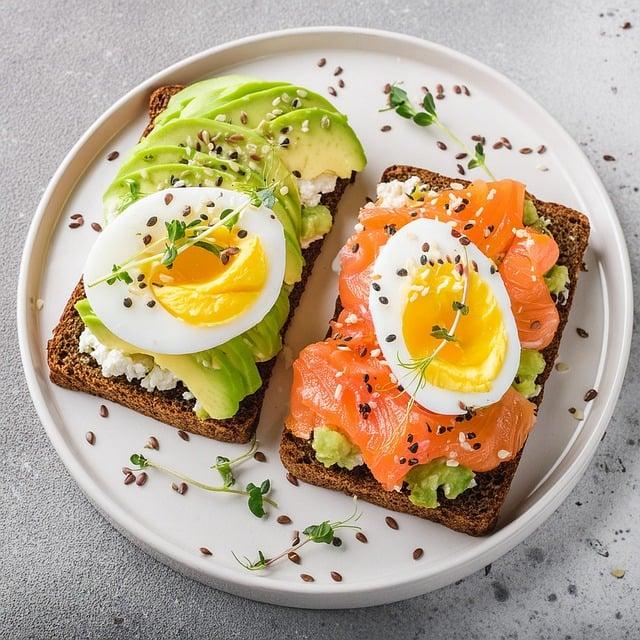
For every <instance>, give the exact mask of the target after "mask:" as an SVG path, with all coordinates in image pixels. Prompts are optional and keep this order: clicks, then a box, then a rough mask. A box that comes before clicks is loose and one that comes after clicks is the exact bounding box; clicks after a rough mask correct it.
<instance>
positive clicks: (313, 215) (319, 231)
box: [300, 204, 333, 249]
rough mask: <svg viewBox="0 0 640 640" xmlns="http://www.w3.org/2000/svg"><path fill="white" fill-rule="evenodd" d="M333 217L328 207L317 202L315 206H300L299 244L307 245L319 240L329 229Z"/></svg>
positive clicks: (303, 246)
mask: <svg viewBox="0 0 640 640" xmlns="http://www.w3.org/2000/svg"><path fill="white" fill-rule="evenodd" d="M332 224H333V217H332V216H331V211H329V208H328V207H325V206H324V205H323V204H317V205H316V206H315V207H302V234H301V236H300V244H301V245H302V248H303V249H304V248H306V247H308V246H309V245H310V244H311V243H312V242H315V241H316V240H320V238H322V237H324V236H325V235H326V234H327V233H329V231H330V229H331V225H332Z"/></svg>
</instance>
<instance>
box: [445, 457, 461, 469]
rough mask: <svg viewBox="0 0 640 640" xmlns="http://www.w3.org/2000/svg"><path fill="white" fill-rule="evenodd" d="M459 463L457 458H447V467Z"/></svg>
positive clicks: (455, 465)
mask: <svg viewBox="0 0 640 640" xmlns="http://www.w3.org/2000/svg"><path fill="white" fill-rule="evenodd" d="M459 464H460V463H459V462H458V461H457V460H453V459H449V460H447V467H457V466H458V465H459Z"/></svg>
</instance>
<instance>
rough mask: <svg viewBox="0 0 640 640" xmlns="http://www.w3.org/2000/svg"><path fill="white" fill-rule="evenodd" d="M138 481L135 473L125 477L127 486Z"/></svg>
mask: <svg viewBox="0 0 640 640" xmlns="http://www.w3.org/2000/svg"><path fill="white" fill-rule="evenodd" d="M135 481H136V476H135V475H134V474H133V473H127V475H126V476H125V477H124V483H125V484H133V483H134V482H135Z"/></svg>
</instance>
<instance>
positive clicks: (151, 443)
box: [144, 436, 160, 451]
mask: <svg viewBox="0 0 640 640" xmlns="http://www.w3.org/2000/svg"><path fill="white" fill-rule="evenodd" d="M144 448H145V449H154V450H155V451H158V449H160V443H159V442H158V438H156V437H155V436H149V438H148V439H147V443H146V444H145V445H144Z"/></svg>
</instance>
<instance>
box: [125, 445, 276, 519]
mask: <svg viewBox="0 0 640 640" xmlns="http://www.w3.org/2000/svg"><path fill="white" fill-rule="evenodd" d="M130 460H131V463H132V464H134V465H136V466H137V467H138V468H139V469H148V468H151V469H157V470H158V471H161V472H163V473H166V474H167V475H169V476H173V477H174V478H178V479H179V480H183V481H184V482H186V483H187V484H189V485H191V486H194V487H198V489H202V490H203V491H210V492H212V493H231V494H234V495H239V496H246V497H247V498H248V500H247V505H248V507H249V511H250V512H251V513H252V514H253V515H254V516H256V517H257V518H262V516H264V515H265V510H264V505H265V503H266V504H269V505H271V506H272V507H277V506H278V504H277V503H276V502H275V501H274V500H272V499H271V498H269V497H268V496H267V494H268V493H269V491H270V490H271V482H270V481H269V480H264V481H263V482H262V483H261V484H260V485H259V486H256V485H255V484H253V483H252V482H250V483H249V484H247V486H246V488H245V489H233V488H232V484H233V483H231V484H228V483H227V481H226V480H225V481H224V482H225V483H224V484H223V485H222V486H212V485H209V484H205V483H204V482H200V481H199V480H194V479H193V478H190V477H188V476H186V475H184V474H182V473H180V472H178V471H175V470H174V469H170V468H169V467H165V466H164V465H161V464H158V463H157V462H154V461H153V460H150V459H149V458H145V456H143V455H142V454H140V453H134V454H133V455H132V456H131V458H130ZM223 479H224V478H223Z"/></svg>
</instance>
